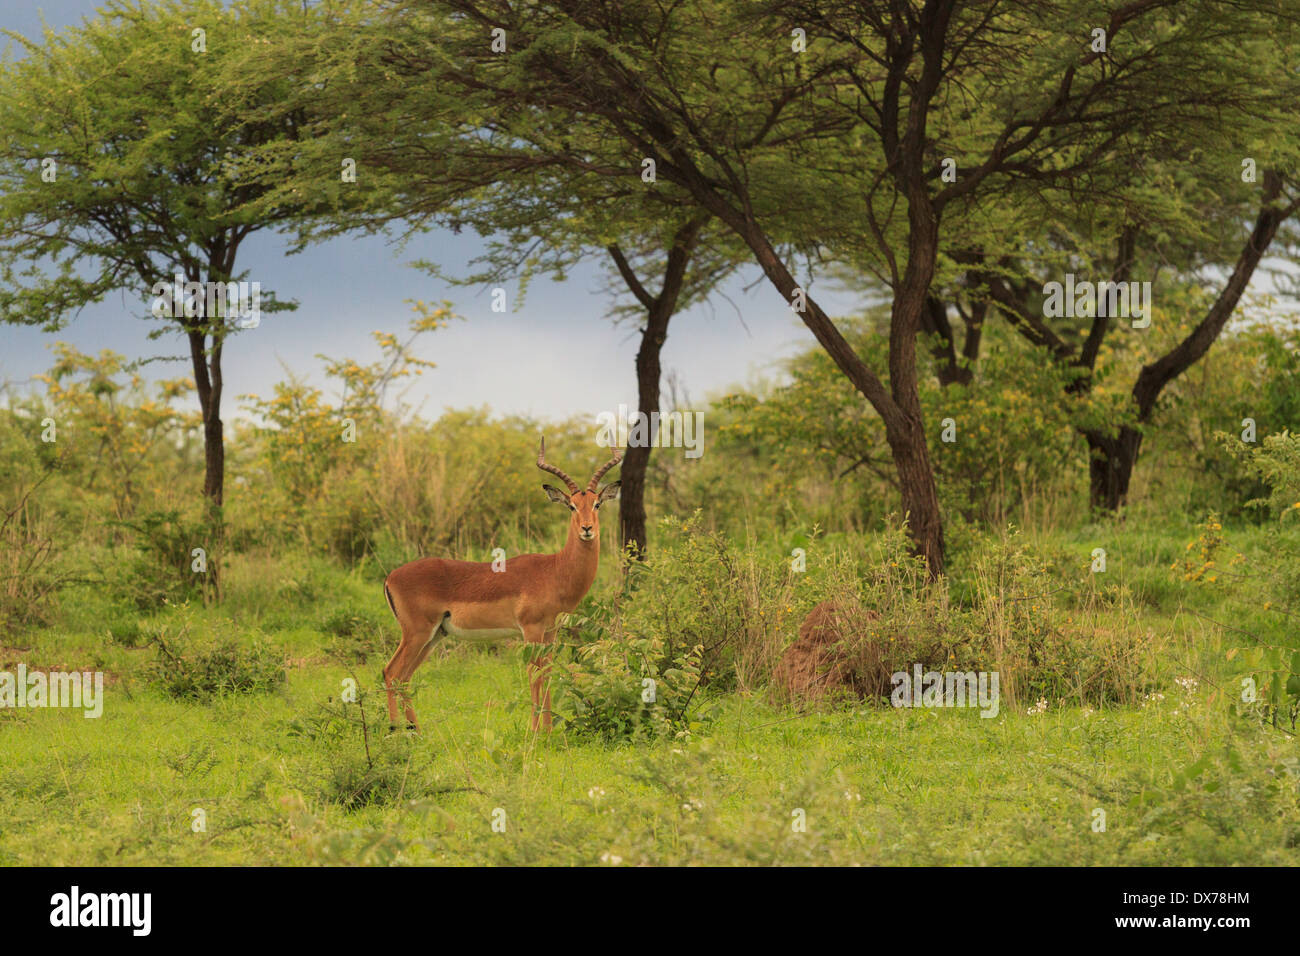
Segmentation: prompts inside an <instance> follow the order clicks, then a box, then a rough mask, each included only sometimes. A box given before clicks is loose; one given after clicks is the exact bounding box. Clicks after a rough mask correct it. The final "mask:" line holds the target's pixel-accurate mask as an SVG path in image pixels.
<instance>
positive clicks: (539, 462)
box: [537, 436, 609, 495]
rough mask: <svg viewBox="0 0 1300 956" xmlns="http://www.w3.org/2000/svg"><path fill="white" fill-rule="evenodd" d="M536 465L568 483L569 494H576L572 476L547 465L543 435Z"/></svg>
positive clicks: (575, 483) (576, 486) (576, 488)
mask: <svg viewBox="0 0 1300 956" xmlns="http://www.w3.org/2000/svg"><path fill="white" fill-rule="evenodd" d="M537 467H538V468H540V469H542V471H549V472H550V473H551V474H553V475H554V476H555V477H556V478H559V479H560V481H562V482H564V483H565V484H566V485H568V486H569V494H571V495H576V494H577V493H578V483H577V482H576V481H574V480H573V479H572V478H570V477H569V476H568V475H566V474H565V473H564V472H562V471H560V469H558V468H556V467H555V466H554V465H548V464H547V463H546V437H545V436H542V447H541V449H540V450H539V451H538V452H537ZM608 467H609V466H608V465H607V466H606V468H608ZM604 470H605V469H601V472H600V473H601V474H603V473H604Z"/></svg>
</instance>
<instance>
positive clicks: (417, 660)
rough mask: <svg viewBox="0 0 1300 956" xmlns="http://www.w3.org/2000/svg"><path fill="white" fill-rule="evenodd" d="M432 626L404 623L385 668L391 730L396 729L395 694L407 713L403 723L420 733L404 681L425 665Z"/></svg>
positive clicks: (430, 646) (431, 641) (430, 643)
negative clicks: (398, 642) (400, 698)
mask: <svg viewBox="0 0 1300 956" xmlns="http://www.w3.org/2000/svg"><path fill="white" fill-rule="evenodd" d="M433 631H434V628H433V625H431V624H430V625H426V626H425V627H420V628H414V627H410V626H408V625H406V624H403V625H402V642H401V643H400V644H399V645H397V650H396V651H395V652H394V654H393V657H392V659H391V660H390V661H389V662H388V665H387V666H386V667H385V668H384V689H385V690H386V691H387V692H388V727H389V729H390V730H396V729H397V695H398V693H399V692H400V694H401V696H402V705H403V707H404V709H405V710H406V722H407V723H408V724H409V725H410V726H411V727H412V728H414V729H416V730H419V729H420V728H419V724H418V723H417V722H416V719H415V707H414V706H412V704H411V696H410V694H409V693H407V682H408V681H410V679H411V676H412V675H413V674H414V673H415V669H416V668H417V667H419V666H420V664H422V663H423V662H424V659H425V658H426V657H428V656H429V650H430V649H431V648H432V647H433V644H434V640H433Z"/></svg>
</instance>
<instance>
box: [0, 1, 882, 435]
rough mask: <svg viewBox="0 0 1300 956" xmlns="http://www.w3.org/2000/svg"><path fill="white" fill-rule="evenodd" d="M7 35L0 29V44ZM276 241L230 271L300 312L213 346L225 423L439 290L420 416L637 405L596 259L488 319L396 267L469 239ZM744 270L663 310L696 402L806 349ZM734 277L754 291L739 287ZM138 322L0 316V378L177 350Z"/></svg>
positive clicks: (25, 8)
mask: <svg viewBox="0 0 1300 956" xmlns="http://www.w3.org/2000/svg"><path fill="white" fill-rule="evenodd" d="M95 6H96V2H92V0H45V2H43V3H32V4H25V3H14V2H12V0H5V2H4V4H3V5H0V27H3V28H5V29H9V30H12V31H14V32H17V33H20V34H23V35H25V36H27V37H30V38H36V37H38V36H39V35H40V30H41V15H42V14H44V17H45V20H46V21H47V22H48V23H49V24H50V25H51V26H53V27H55V28H56V29H61V28H63V27H66V26H69V25H72V24H75V23H77V22H79V21H80V20H81V18H82V17H84V16H88V15H91V14H93V12H94V9H95ZM8 42H9V41H8V40H7V39H3V38H0V44H7V43H8ZM285 248H286V243H285V241H284V240H283V239H282V238H281V237H280V236H278V235H276V234H274V233H269V232H268V233H262V234H255V235H253V236H251V237H250V238H249V239H248V240H247V241H246V242H245V244H244V246H243V247H242V248H241V251H240V261H239V267H240V268H241V269H247V270H249V271H250V274H249V276H248V278H249V279H253V280H257V281H259V282H261V284H262V288H263V289H264V290H265V289H272V290H274V291H275V292H276V293H277V295H278V296H279V297H280V298H282V299H296V300H297V301H298V303H299V308H298V310H297V311H296V312H281V313H274V314H270V315H263V316H262V321H261V325H260V326H259V327H258V328H256V329H252V330H249V331H246V332H243V333H240V334H239V335H238V336H237V337H236V338H235V339H234V340H233V341H231V342H230V343H228V344H227V347H226V350H225V361H224V363H223V364H224V368H225V377H226V396H227V398H226V401H225V403H224V405H225V410H224V411H225V413H224V417H225V418H227V419H230V418H232V417H234V416H235V415H237V414H238V411H239V409H238V405H237V402H236V400H235V396H237V395H239V394H241V393H247V392H252V393H256V394H260V395H267V394H269V393H270V391H271V386H272V385H273V384H274V383H275V382H276V381H280V380H282V379H284V378H285V377H286V368H287V369H288V370H291V371H292V372H293V373H295V374H297V375H299V376H301V377H303V378H305V379H306V380H307V381H309V382H311V383H313V384H316V385H320V386H325V385H326V384H327V383H326V382H325V380H324V378H323V376H322V375H321V362H320V361H319V360H318V359H317V358H316V357H315V356H316V354H317V353H325V354H327V355H330V356H331V357H344V356H347V357H351V358H356V359H358V360H360V361H363V362H365V361H370V360H373V359H374V358H376V357H377V356H378V350H377V348H376V347H375V344H374V342H373V340H372V339H371V336H370V333H371V331H372V330H386V331H393V332H397V333H401V332H402V331H403V330H404V329H405V327H406V323H407V322H408V321H409V319H410V317H411V312H410V308H409V306H408V305H407V304H406V301H405V300H407V299H423V300H425V301H427V302H432V301H437V300H440V299H450V300H452V302H453V305H454V307H455V309H456V311H457V312H459V313H460V314H461V315H464V316H465V317H466V318H467V320H468V321H466V322H459V323H454V324H453V325H452V326H450V327H448V328H446V329H443V330H439V331H438V332H437V333H435V334H433V335H431V336H427V337H425V339H424V340H423V345H422V346H421V347H420V349H419V354H420V357H422V358H425V359H428V360H431V361H434V362H436V363H437V365H438V367H437V368H435V369H432V370H429V371H426V372H425V373H424V375H423V376H421V377H420V378H419V379H417V380H415V383H414V384H413V385H412V386H411V388H410V389H409V390H408V391H407V392H406V393H405V398H406V400H407V401H408V402H410V403H411V404H413V405H415V406H417V407H419V408H420V410H421V412H422V414H424V415H426V416H429V417H433V416H436V415H437V414H439V413H440V412H441V411H442V409H443V408H445V407H455V408H460V407H465V406H471V405H474V406H477V405H484V404H486V405H489V406H491V408H492V409H494V410H496V411H499V412H505V413H523V414H531V415H536V416H541V417H546V418H561V417H568V416H570V415H580V416H582V417H588V416H594V415H595V414H596V413H597V412H598V411H600V410H602V409H611V410H612V409H616V408H617V407H618V405H619V404H620V403H624V404H627V405H629V406H633V407H635V404H636V388H635V381H634V378H633V361H634V358H635V355H636V350H637V345H638V342H637V335H636V331H635V329H634V328H633V327H632V326H631V325H630V324H627V323H625V324H622V325H618V326H616V325H615V324H614V323H613V322H612V321H611V320H610V318H609V314H610V307H611V305H612V301H611V299H610V297H609V296H608V295H605V294H602V293H601V291H600V290H601V289H602V288H604V285H605V282H604V278H603V275H602V269H601V267H600V265H599V260H598V259H597V258H593V260H592V261H591V262H589V263H587V264H584V265H583V266H581V267H579V268H577V269H574V270H573V271H572V272H571V273H570V274H569V276H568V278H567V281H565V282H564V283H555V282H548V281H544V280H541V279H537V280H535V281H534V282H533V283H532V284H531V285H530V286H529V290H528V296H527V299H526V304H525V307H524V308H523V309H521V310H519V311H513V297H514V289H513V287H511V286H507V288H508V290H509V293H510V296H511V306H512V311H510V312H508V313H505V314H502V313H494V312H492V310H491V295H490V292H489V291H488V290H487V289H473V288H468V287H457V288H452V287H448V286H447V285H446V284H445V283H442V282H440V281H438V280H435V279H432V278H430V277H429V276H427V275H426V274H425V273H423V272H420V271H418V270H416V269H413V268H411V267H410V266H408V265H406V263H407V262H409V261H411V260H414V259H429V260H432V261H435V262H438V263H440V264H442V265H443V266H444V267H445V268H447V269H448V270H449V271H451V272H452V273H453V274H455V272H456V270H457V269H458V268H460V267H461V266H462V265H463V264H464V263H466V262H467V261H468V260H470V259H471V258H473V257H474V255H476V254H477V253H478V252H479V251H480V249H481V241H480V240H479V238H478V237H477V236H476V235H473V234H465V233H462V234H461V235H459V236H457V235H453V234H451V233H450V232H438V233H430V234H428V235H426V236H424V237H422V238H419V239H417V240H414V241H412V242H411V243H410V244H408V245H407V246H406V247H405V248H404V249H403V250H402V252H401V253H400V254H398V253H396V252H395V249H394V247H392V246H390V245H389V244H388V243H387V242H386V241H385V240H384V239H382V238H377V237H362V238H355V239H352V238H344V239H339V240H335V241H332V242H328V243H323V244H320V245H317V246H314V247H312V248H310V249H308V250H307V251H305V252H303V253H301V254H299V255H296V256H286V255H285V254H284V252H285ZM758 279H760V275H759V272H758V269H757V267H756V266H750V267H747V268H746V269H745V270H743V271H742V272H741V273H739V274H738V275H737V276H736V277H734V278H733V279H732V280H731V281H730V282H727V283H725V284H724V286H723V287H722V290H721V291H722V292H723V293H724V294H725V296H726V299H724V298H722V297H721V296H715V297H714V299H713V300H712V301H711V302H709V303H705V304H701V305H699V306H697V307H695V308H693V309H690V310H688V311H687V312H684V313H682V314H680V315H678V316H677V317H675V318H674V319H673V323H672V325H671V326H670V328H669V335H668V341H667V344H666V345H665V347H664V351H663V364H664V370H665V372H666V373H670V372H671V373H674V374H675V375H676V377H677V379H678V381H679V382H680V384H681V386H682V387H683V388H684V389H685V391H686V393H687V394H688V395H689V396H690V398H691V399H692V400H694V401H695V402H699V401H700V400H702V399H704V398H705V397H706V396H708V395H710V394H713V393H716V392H719V391H722V390H724V389H725V388H726V387H727V386H729V385H731V384H735V383H743V382H747V381H751V380H752V379H753V378H754V377H755V376H756V375H760V374H766V373H770V372H771V371H772V370H773V368H774V363H776V362H778V361H779V360H780V359H781V358H782V357H784V356H787V355H790V354H793V353H795V352H798V351H801V350H803V349H805V348H808V347H812V346H814V345H815V341H814V339H813V338H812V335H811V333H809V332H808V331H807V329H806V328H805V327H804V326H803V324H802V323H801V322H800V321H799V320H798V319H797V317H796V316H795V315H794V314H793V313H792V312H791V311H790V310H789V308H788V307H787V306H786V305H785V303H784V302H783V301H782V300H781V299H780V297H779V295H778V294H777V292H776V290H775V289H773V288H772V287H771V286H770V285H769V284H768V283H767V282H766V281H756V280H758ZM745 286H753V288H752V289H751V290H750V291H748V292H746V291H745V290H744V287H745ZM815 294H817V296H818V301H819V302H821V303H822V304H823V306H827V307H830V310H831V311H832V314H834V312H835V310H842V311H848V310H855V309H856V308H857V307H858V305H859V304H858V303H857V302H856V301H855V300H854V298H852V297H850V296H848V295H845V294H831V292H830V290H827V289H823V288H815ZM727 299H729V300H730V301H727ZM733 303H734V305H733ZM738 310H739V311H738ZM146 315H147V309H146V306H145V303H144V301H143V299H139V298H136V297H135V295H134V293H132V294H127V293H122V294H114V295H112V296H110V297H109V298H107V299H106V300H104V301H103V302H101V303H98V304H96V305H93V306H90V307H88V308H86V309H85V310H84V311H83V312H82V313H81V314H80V315H79V316H78V317H77V318H76V319H75V320H74V321H73V322H71V323H70V324H69V325H68V326H67V327H66V328H65V329H63V330H62V331H60V332H58V333H56V334H49V333H44V332H41V331H40V330H38V329H34V328H25V327H18V326H9V325H0V383H3V382H7V383H10V384H11V385H14V386H16V387H18V388H19V389H20V390H23V389H26V388H30V387H32V384H31V376H33V375H36V374H39V373H41V372H43V371H45V370H46V369H47V368H48V367H49V365H50V364H51V353H50V351H49V346H50V345H51V344H52V343H53V342H54V341H56V340H64V341H68V342H71V343H72V344H74V345H75V346H77V347H78V348H80V349H81V350H82V351H87V352H97V351H99V350H100V349H105V348H110V349H113V350H115V351H118V352H121V353H123V354H125V355H128V356H130V357H139V356H153V355H170V356H178V357H180V356H186V355H187V352H186V350H185V347H184V345H183V343H182V341H181V340H180V338H179V337H177V336H174V335H170V334H169V335H168V336H166V337H164V338H161V339H157V340H153V341H150V340H149V338H148V333H149V332H150V331H151V330H152V329H155V328H157V327H158V323H157V322H156V321H155V320H152V319H146V318H144V316H146ZM188 367H189V363H188V359H187V360H186V361H185V362H184V363H181V364H174V365H173V364H163V363H159V364H155V365H152V366H148V367H147V371H146V374H148V375H151V376H159V377H174V376H177V375H179V374H182V372H183V370H188ZM186 374H187V372H186Z"/></svg>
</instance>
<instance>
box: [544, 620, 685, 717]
mask: <svg viewBox="0 0 1300 956" xmlns="http://www.w3.org/2000/svg"><path fill="white" fill-rule="evenodd" d="M580 633H581V630H580ZM534 650H535V649H534V648H533V647H531V646H528V647H526V648H525V651H534ZM525 656H528V655H527V654H526V655H525ZM703 656H704V648H703V646H702V645H699V644H697V645H695V646H694V647H691V648H689V649H680V650H677V651H675V652H669V651H666V650H665V647H664V640H663V638H662V637H658V636H655V637H644V638H635V637H629V636H627V635H626V634H625V633H621V632H620V633H616V634H614V635H606V634H604V633H603V632H598V633H597V634H596V635H595V636H593V639H591V640H590V641H587V642H585V643H582V644H579V645H578V646H577V647H576V649H574V651H573V653H572V655H571V656H567V658H563V657H562V658H557V662H556V664H555V665H554V668H553V670H552V674H553V675H554V677H553V678H552V683H553V685H554V687H555V689H556V691H557V693H556V695H555V697H554V698H553V702H552V705H553V707H555V709H556V712H557V713H558V714H559V715H560V716H562V717H563V719H564V727H565V729H566V730H567V731H572V732H574V733H577V734H580V735H590V736H593V737H598V738H603V739H606V740H642V739H653V738H656V737H673V736H689V735H691V734H694V733H700V732H702V731H704V730H706V729H707V727H708V724H709V721H710V717H709V711H708V707H707V704H708V701H707V699H706V697H705V694H704V692H702V690H701V682H702V677H703V673H702V671H703V666H702V665H703Z"/></svg>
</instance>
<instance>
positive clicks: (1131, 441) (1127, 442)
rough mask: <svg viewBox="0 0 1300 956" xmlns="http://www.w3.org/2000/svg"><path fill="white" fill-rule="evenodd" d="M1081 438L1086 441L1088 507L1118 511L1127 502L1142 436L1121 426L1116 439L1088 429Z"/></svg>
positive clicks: (1096, 509)
mask: <svg viewBox="0 0 1300 956" xmlns="http://www.w3.org/2000/svg"><path fill="white" fill-rule="evenodd" d="M1083 436H1084V438H1085V440H1086V441H1087V442H1088V484H1089V488H1088V501H1089V504H1090V505H1091V506H1092V509H1093V510H1094V511H1111V512H1113V511H1118V510H1119V509H1120V508H1122V507H1123V506H1124V503H1125V501H1126V500H1127V499H1128V485H1129V481H1130V479H1132V477H1133V466H1134V465H1136V464H1137V458H1138V449H1139V448H1141V446H1142V433H1141V432H1140V431H1138V430H1137V429H1136V428H1133V427H1131V426H1128V425H1124V426H1123V427H1121V428H1120V431H1119V435H1118V436H1114V435H1106V434H1103V433H1102V432H1099V431H1095V430H1087V431H1085V432H1084V433H1083Z"/></svg>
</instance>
